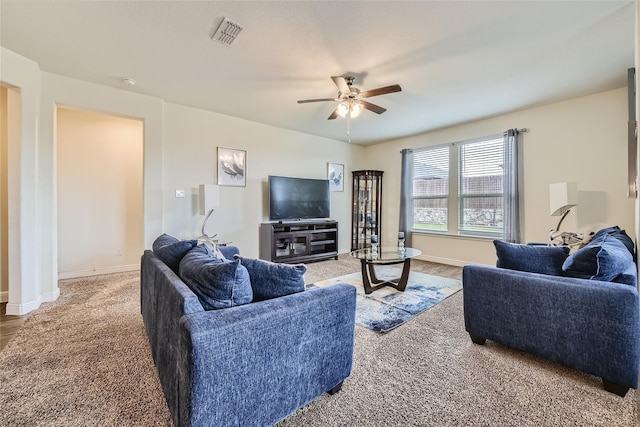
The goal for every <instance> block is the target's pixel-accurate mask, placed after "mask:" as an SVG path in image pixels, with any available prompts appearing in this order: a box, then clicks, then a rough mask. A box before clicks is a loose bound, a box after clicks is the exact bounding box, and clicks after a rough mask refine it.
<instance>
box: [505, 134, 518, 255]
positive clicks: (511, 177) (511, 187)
mask: <svg viewBox="0 0 640 427" xmlns="http://www.w3.org/2000/svg"><path fill="white" fill-rule="evenodd" d="M503 191H504V213H503V214H504V218H503V220H504V240H506V241H507V242H513V243H520V197H519V192H518V130H517V129H509V130H508V131H506V132H505V133H504V182H503Z"/></svg>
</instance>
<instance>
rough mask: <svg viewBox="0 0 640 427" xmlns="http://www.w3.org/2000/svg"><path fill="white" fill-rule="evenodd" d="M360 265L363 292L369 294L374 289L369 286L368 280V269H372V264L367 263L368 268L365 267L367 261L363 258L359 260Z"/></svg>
mask: <svg viewBox="0 0 640 427" xmlns="http://www.w3.org/2000/svg"><path fill="white" fill-rule="evenodd" d="M360 265H361V266H362V284H363V285H364V293H365V294H370V293H371V292H373V291H374V290H375V289H373V288H372V287H371V281H370V280H369V271H370V270H371V269H372V265H371V264H369V268H368V269H367V262H366V261H365V260H363V259H361V260H360ZM374 277H375V274H374Z"/></svg>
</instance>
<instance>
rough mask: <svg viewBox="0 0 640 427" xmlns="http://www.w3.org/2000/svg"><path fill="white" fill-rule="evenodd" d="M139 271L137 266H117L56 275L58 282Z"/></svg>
mask: <svg viewBox="0 0 640 427" xmlns="http://www.w3.org/2000/svg"><path fill="white" fill-rule="evenodd" d="M136 270H140V266H139V265H138V264H131V265H119V266H116V267H105V268H94V269H92V270H78V271H64V272H62V273H58V280H64V279H75V278H77V277H88V276H99V275H101V274H111V273H125V272H127V271H136Z"/></svg>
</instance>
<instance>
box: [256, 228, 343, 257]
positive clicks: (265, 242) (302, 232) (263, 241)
mask: <svg viewBox="0 0 640 427" xmlns="http://www.w3.org/2000/svg"><path fill="white" fill-rule="evenodd" d="M260 258H261V259H264V260H267V261H273V262H284V263H290V264H296V263H301V262H311V261H321V260H325V259H330V258H335V259H338V222H337V221H332V220H325V221H290V222H265V223H262V224H260Z"/></svg>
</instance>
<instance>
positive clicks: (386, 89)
mask: <svg viewBox="0 0 640 427" xmlns="http://www.w3.org/2000/svg"><path fill="white" fill-rule="evenodd" d="M401 90H402V88H401V87H400V85H391V86H385V87H379V88H378V89H371V90H366V91H364V92H362V93H361V94H360V96H361V97H362V98H371V97H372V96H378V95H384V94H386V93H393V92H400V91H401Z"/></svg>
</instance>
